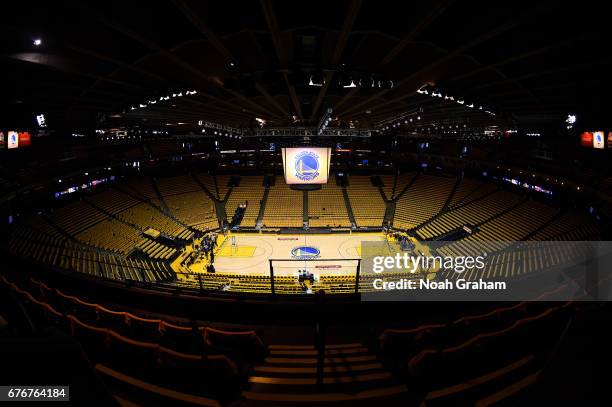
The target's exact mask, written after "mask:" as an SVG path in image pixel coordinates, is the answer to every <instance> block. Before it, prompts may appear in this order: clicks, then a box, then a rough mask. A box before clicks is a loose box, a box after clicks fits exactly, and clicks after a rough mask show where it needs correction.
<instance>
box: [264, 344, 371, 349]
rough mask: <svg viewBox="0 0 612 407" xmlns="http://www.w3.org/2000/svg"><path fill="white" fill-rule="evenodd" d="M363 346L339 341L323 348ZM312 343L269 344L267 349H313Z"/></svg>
mask: <svg viewBox="0 0 612 407" xmlns="http://www.w3.org/2000/svg"><path fill="white" fill-rule="evenodd" d="M359 347H363V345H362V344H361V343H341V344H336V345H325V349H348V348H359ZM314 348H315V347H314V345H269V346H268V349H270V350H272V349H304V350H306V349H314Z"/></svg>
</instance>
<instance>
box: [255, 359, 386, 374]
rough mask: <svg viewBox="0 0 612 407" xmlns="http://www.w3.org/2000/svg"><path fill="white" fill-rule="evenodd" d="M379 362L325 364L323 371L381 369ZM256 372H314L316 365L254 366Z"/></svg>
mask: <svg viewBox="0 0 612 407" xmlns="http://www.w3.org/2000/svg"><path fill="white" fill-rule="evenodd" d="M382 368H383V365H382V364H381V363H378V362H377V363H369V364H364V365H348V366H325V367H324V368H323V371H324V372H325V373H334V372H357V371H362V370H374V369H382ZM254 370H255V371H256V372H263V373H291V374H309V373H311V374H316V373H317V368H316V367H281V366H256V367H255V368H254Z"/></svg>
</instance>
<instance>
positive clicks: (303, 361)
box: [265, 355, 376, 365]
mask: <svg viewBox="0 0 612 407" xmlns="http://www.w3.org/2000/svg"><path fill="white" fill-rule="evenodd" d="M374 360H376V356H375V355H363V356H348V357H335V358H325V363H326V364H328V363H331V364H334V363H357V362H369V361H374ZM265 362H266V363H284V364H300V365H314V364H316V363H317V358H277V357H270V358H266V359H265Z"/></svg>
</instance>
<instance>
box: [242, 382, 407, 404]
mask: <svg viewBox="0 0 612 407" xmlns="http://www.w3.org/2000/svg"><path fill="white" fill-rule="evenodd" d="M407 391H408V388H407V387H406V386H405V385H399V386H391V387H382V388H377V389H371V390H364V391H360V392H356V393H309V394H284V393H258V392H251V391H244V392H242V395H243V397H244V398H245V399H247V400H258V401H269V402H280V403H282V402H287V403H326V402H338V401H354V400H364V399H370V398H377V397H388V396H395V395H398V394H402V393H406V392H407Z"/></svg>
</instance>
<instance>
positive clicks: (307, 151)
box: [282, 147, 331, 185]
mask: <svg viewBox="0 0 612 407" xmlns="http://www.w3.org/2000/svg"><path fill="white" fill-rule="evenodd" d="M282 156H283V168H284V172H285V182H286V183H287V184H289V185H292V184H326V183H327V179H328V176H329V162H330V159H331V148H327V147H298V148H283V149H282Z"/></svg>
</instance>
